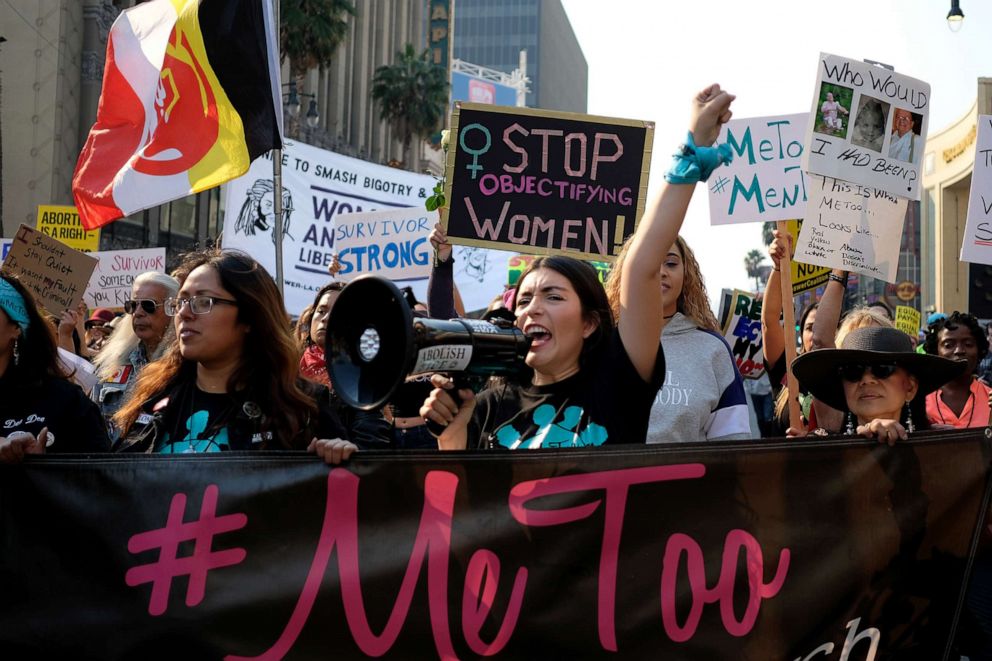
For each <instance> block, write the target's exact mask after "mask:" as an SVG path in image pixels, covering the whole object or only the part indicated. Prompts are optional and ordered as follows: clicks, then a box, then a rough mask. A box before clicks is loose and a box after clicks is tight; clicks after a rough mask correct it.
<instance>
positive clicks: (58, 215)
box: [37, 205, 100, 252]
mask: <svg viewBox="0 0 992 661" xmlns="http://www.w3.org/2000/svg"><path fill="white" fill-rule="evenodd" d="M37 229H38V231H39V232H43V233H44V234H47V235H48V236H50V237H52V238H53V239H56V240H57V241H61V242H62V243H64V244H65V245H67V246H69V247H70V248H72V249H73V250H81V251H83V252H93V251H95V250H99V249H100V230H99V229H95V230H91V231H89V232H87V231H86V230H85V229H84V228H83V223H82V221H80V220H79V212H78V211H76V207H74V206H65V205H38V225H37Z"/></svg>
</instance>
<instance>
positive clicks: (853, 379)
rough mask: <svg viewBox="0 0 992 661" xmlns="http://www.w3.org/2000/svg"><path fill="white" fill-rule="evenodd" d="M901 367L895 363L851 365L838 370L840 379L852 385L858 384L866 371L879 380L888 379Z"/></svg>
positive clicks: (842, 366)
mask: <svg viewBox="0 0 992 661" xmlns="http://www.w3.org/2000/svg"><path fill="white" fill-rule="evenodd" d="M897 369H899V366H898V365H896V364H895V363H872V364H866V365H862V364H859V363H854V364H851V365H841V366H840V367H838V368H837V374H839V375H840V378H842V379H844V380H845V381H849V382H850V383H857V382H858V381H860V380H861V377H862V376H864V373H865V370H868V371H870V372H871V373H872V374H874V375H875V378H877V379H887V378H889V377H890V376H892V375H893V374H895V373H896V370H897Z"/></svg>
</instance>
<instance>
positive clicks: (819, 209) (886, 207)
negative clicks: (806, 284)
mask: <svg viewBox="0 0 992 661" xmlns="http://www.w3.org/2000/svg"><path fill="white" fill-rule="evenodd" d="M809 185H810V190H809V203H808V205H807V207H806V218H805V219H804V220H803V228H802V230H801V231H800V232H799V240H798V241H797V245H796V257H795V258H796V260H798V261H800V262H803V263H806V264H816V265H818V266H828V267H830V268H837V269H843V270H845V271H853V272H855V273H862V274H864V275H867V276H871V277H873V278H878V279H880V280H885V281H886V282H892V283H894V282H895V281H896V271H897V270H898V268H899V245H900V243H901V241H902V228H903V224H904V223H905V220H906V207H907V205H908V200H906V198H904V197H897V196H895V195H891V194H889V193H887V192H885V191H882V190H877V189H873V188H869V187H867V186H861V185H859V184H852V183H850V182H847V181H841V180H839V179H834V178H832V177H817V176H816V175H810V176H809Z"/></svg>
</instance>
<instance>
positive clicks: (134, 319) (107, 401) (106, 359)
mask: <svg viewBox="0 0 992 661" xmlns="http://www.w3.org/2000/svg"><path fill="white" fill-rule="evenodd" d="M178 291H179V282H178V281H177V280H176V279H175V278H173V277H170V276H168V275H166V274H164V273H158V272H156V271H149V272H147V273H142V274H141V275H139V276H138V277H137V278H135V279H134V283H133V284H132V285H131V298H130V299H128V300H126V301H124V312H126V313H127V315H128V316H127V318H126V319H123V320H121V323H120V324H118V326H117V328H116V329H115V330H114V332H113V334H111V336H110V337H109V338H107V340H106V341H105V342H104V343H103V348H102V349H101V350H100V353H99V354H97V356H96V357H95V358H94V359H93V364H94V365H95V366H96V370H97V375H98V376H99V377H100V382H99V383H97V384H96V386H94V388H93V393H92V394H91V397H92V398H93V401H95V402H96V403H97V404H99V405H100V412H101V413H103V416H104V418H106V419H107V421H108V423H109V421H110V420H111V418H112V417H113V415H114V414H115V413H117V410H118V409H119V408H120V406H121V404H122V403H123V402H124V399H125V397H126V396H127V395H129V394H130V393H131V392H132V391H133V390H134V386H135V384H136V383H137V382H138V374H140V373H141V371H142V370H143V369H144V368H145V366H146V365H147V364H148V363H150V362H153V361H155V360H158V359H159V358H161V357H162V356H163V355H164V354H165V350H166V349H167V348H168V347H169V346H170V345H171V344H172V342H173V341H174V340H175V335H174V333H173V332H172V323H171V321H172V320H171V319H170V318H169V316H168V315H167V314H165V301H166V299H167V298H171V297H173V296H175V295H176V293H177V292H178ZM110 433H111V438H114V437H115V436H116V433H115V430H114V429H113V426H112V425H111V426H110Z"/></svg>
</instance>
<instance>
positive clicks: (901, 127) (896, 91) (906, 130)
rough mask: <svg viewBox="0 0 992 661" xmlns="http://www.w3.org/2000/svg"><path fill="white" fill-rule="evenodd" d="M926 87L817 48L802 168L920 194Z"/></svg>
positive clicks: (927, 108) (913, 195) (904, 194)
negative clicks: (815, 76) (818, 52)
mask: <svg viewBox="0 0 992 661" xmlns="http://www.w3.org/2000/svg"><path fill="white" fill-rule="evenodd" d="M929 114H930V85H929V84H927V83H925V82H923V81H921V80H917V79H915V78H910V77H909V76H904V75H902V74H898V73H895V72H893V71H889V70H888V69H885V68H882V67H878V66H875V65H872V64H867V63H865V62H860V61H858V60H851V59H848V58H846V57H840V56H837V55H829V54H827V53H820V58H819V59H818V60H817V78H816V94H815V95H814V97H813V106H812V109H811V112H810V121H809V126H808V129H807V132H806V141H805V149H804V151H803V170H805V171H806V172H807V173H810V174H821V175H824V176H827V177H836V178H837V179H842V180H845V181H850V182H854V183H858V184H861V185H863V186H871V187H872V188H878V189H881V190H883V191H886V192H888V193H890V194H892V195H899V196H902V197H908V198H911V199H914V200H918V199H919V198H920V178H921V166H920V164H921V163H922V161H923V146H924V140H925V138H926V134H927V121H928V116H929Z"/></svg>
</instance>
